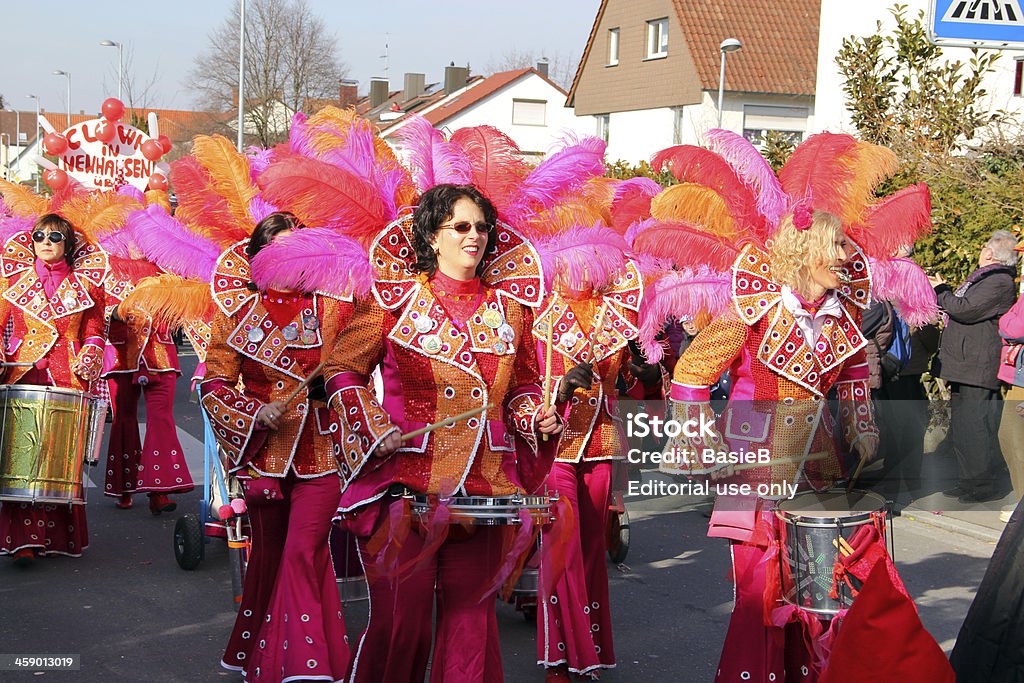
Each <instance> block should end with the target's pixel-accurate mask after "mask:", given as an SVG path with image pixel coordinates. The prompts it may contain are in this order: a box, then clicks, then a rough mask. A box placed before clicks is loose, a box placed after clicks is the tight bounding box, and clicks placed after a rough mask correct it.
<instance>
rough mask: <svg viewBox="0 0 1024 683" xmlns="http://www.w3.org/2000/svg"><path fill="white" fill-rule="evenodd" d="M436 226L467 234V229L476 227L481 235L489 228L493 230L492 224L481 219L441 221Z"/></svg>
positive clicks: (488, 230)
mask: <svg viewBox="0 0 1024 683" xmlns="http://www.w3.org/2000/svg"><path fill="white" fill-rule="evenodd" d="M437 227H438V229H439V230H440V229H441V228H449V229H451V230H454V231H455V232H457V233H459V234H460V235H465V234H468V233H469V229H470V228H474V227H475V228H476V231H477V232H478V233H479V234H481V235H486V234H487V233H489V232H490V231H491V230H494V226H493V225H491V224H490V223H484V222H483V221H481V222H479V223H470V222H469V221H459V222H457V223H442V224H441V225H439V226H437Z"/></svg>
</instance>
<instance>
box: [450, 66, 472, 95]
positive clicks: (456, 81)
mask: <svg viewBox="0 0 1024 683" xmlns="http://www.w3.org/2000/svg"><path fill="white" fill-rule="evenodd" d="M467 80H469V67H468V66H455V62H452V63H451V64H449V65H448V66H446V67H445V68H444V91H445V92H448V93H451V92H455V91H456V90H461V89H462V88H465V87H466V81H467Z"/></svg>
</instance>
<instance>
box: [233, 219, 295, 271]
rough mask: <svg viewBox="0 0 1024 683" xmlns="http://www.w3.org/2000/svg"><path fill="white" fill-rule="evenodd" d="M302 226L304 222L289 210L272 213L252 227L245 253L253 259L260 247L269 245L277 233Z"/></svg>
mask: <svg viewBox="0 0 1024 683" xmlns="http://www.w3.org/2000/svg"><path fill="white" fill-rule="evenodd" d="M301 227H302V223H301V222H300V221H299V219H298V218H296V217H295V214H293V213H290V212H288V211H278V212H276V213H272V214H270V215H269V216H267V217H266V218H264V219H263V220H261V221H260V222H259V223H257V224H256V227H255V228H253V229H252V235H251V236H250V237H249V244H247V245H246V247H245V255H246V256H248V257H249V258H250V259H251V258H252V257H253V256H255V255H256V254H258V253H260V249H262V248H263V247H265V246H267V244H269V243H270V240H272V239H274V235H276V234H277V233H279V232H284V231H285V230H298V229H299V228H301Z"/></svg>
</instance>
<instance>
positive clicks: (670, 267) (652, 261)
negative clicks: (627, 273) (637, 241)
mask: <svg viewBox="0 0 1024 683" xmlns="http://www.w3.org/2000/svg"><path fill="white" fill-rule="evenodd" d="M632 258H633V261H634V262H635V263H636V267H637V269H638V270H639V271H640V274H641V275H642V276H643V278H644V281H645V282H646V281H649V280H653V279H655V278H659V277H661V276H662V275H665V274H666V273H671V272H672V271H674V270H676V267H675V264H674V263H672V261H671V259H666V258H659V257H657V256H651V255H650V254H633V255H632Z"/></svg>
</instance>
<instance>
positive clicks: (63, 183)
mask: <svg viewBox="0 0 1024 683" xmlns="http://www.w3.org/2000/svg"><path fill="white" fill-rule="evenodd" d="M43 180H45V181H46V184H47V185H49V186H50V187H52V188H53V189H55V190H63V189H64V188H65V187H67V186H68V182H70V178H68V174H67V173H65V172H64V171H62V170H60V169H59V168H48V169H46V171H44V172H43Z"/></svg>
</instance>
